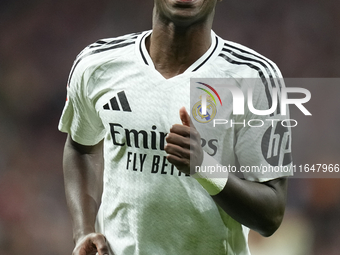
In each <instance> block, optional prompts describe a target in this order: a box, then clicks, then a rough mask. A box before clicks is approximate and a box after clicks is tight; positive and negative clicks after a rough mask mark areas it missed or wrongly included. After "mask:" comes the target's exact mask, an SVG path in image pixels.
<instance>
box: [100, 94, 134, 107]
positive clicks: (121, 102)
mask: <svg viewBox="0 0 340 255" xmlns="http://www.w3.org/2000/svg"><path fill="white" fill-rule="evenodd" d="M103 109H104V110H111V111H121V110H122V111H123V112H131V108H130V105H129V102H128V100H127V97H126V95H125V92H124V91H121V92H119V93H117V96H115V97H113V98H111V99H110V102H109V103H107V104H105V105H104V106H103Z"/></svg>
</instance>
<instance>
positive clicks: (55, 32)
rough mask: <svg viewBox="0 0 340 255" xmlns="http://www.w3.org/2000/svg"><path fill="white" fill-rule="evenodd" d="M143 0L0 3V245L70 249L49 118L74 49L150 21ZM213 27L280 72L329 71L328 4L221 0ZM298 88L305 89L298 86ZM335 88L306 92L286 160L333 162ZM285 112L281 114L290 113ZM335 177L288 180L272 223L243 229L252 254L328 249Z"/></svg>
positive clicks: (317, 253)
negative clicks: (279, 216)
mask: <svg viewBox="0 0 340 255" xmlns="http://www.w3.org/2000/svg"><path fill="white" fill-rule="evenodd" d="M152 5H153V1H152V0H148V1H137V0H126V1H112V0H96V1H94V0H88V1H85V0H72V1H66V0H59V1H56V0H30V1H25V0H11V1H10V0H1V1H0V251H1V252H0V253H1V254H3V255H26V254H35V255H40V254H50V255H61V254H71V251H72V247H73V241H72V233H71V222H70V217H69V214H68V211H67V208H66V202H65V198H64V190H63V178H62V150H63V144H64V141H65V138H66V136H65V134H62V133H60V132H58V130H57V123H58V120H59V116H60V114H61V111H62V108H63V105H64V99H65V96H66V90H65V87H66V80H67V77H68V73H69V70H70V68H71V65H72V63H73V60H74V59H75V57H76V55H77V54H78V53H79V52H80V50H82V49H83V48H84V47H85V46H86V45H88V44H90V43H92V42H94V41H96V40H97V39H100V38H106V37H113V36H118V35H122V34H126V33H130V32H136V31H142V30H145V29H149V28H150V27H151V12H152ZM216 12H217V13H216V19H215V24H214V30H215V32H216V33H217V34H219V35H220V36H222V37H223V38H225V39H229V40H232V41H236V42H239V43H242V44H244V45H246V46H249V47H250V48H253V49H255V50H256V51H258V52H260V53H262V54H264V55H265V56H267V57H269V58H270V59H272V60H274V61H275V62H276V63H277V64H278V66H279V67H280V69H281V71H282V73H283V75H284V76H285V77H295V78H299V77H303V78H304V77H319V78H336V77H339V74H340V51H339V49H340V35H339V27H340V15H338V14H339V13H340V2H339V1H338V0H323V1H318V0H299V1H296V0H286V1H270V0H257V1H252V0H243V1H239V0H224V1H223V2H222V3H219V4H218V7H217V10H216ZM307 89H308V88H307ZM339 95H340V86H332V87H325V86H322V84H320V86H318V87H317V88H313V91H312V101H311V102H310V103H308V106H307V108H308V109H309V110H310V111H311V112H312V113H313V115H316V116H318V118H315V117H310V118H309V119H308V118H305V117H304V118H301V120H300V119H298V120H299V126H298V127H296V128H294V129H293V137H294V139H295V140H294V143H293V153H294V154H293V156H294V160H295V163H310V164H311V163H333V164H335V163H340V162H339V161H340V160H339V156H340V146H339V141H340V139H339V127H340V123H339V122H340V118H339V117H340V116H339V115H340V114H339V112H340V111H339V103H338V102H339V101H338V97H339ZM295 114H297V113H295V112H294V110H292V117H294V116H295ZM339 215H340V179H337V178H334V179H315V178H312V179H291V181H290V187H289V196H288V205H287V211H286V216H285V219H284V222H283V224H282V226H281V228H280V229H279V231H278V232H277V233H276V234H274V235H273V236H272V237H270V238H262V237H260V236H259V235H257V234H255V233H252V234H251V236H250V243H251V250H252V251H253V255H267V254H268V255H269V254H270V255H283V254H284V255H287V254H289V255H324V254H327V255H335V254H339V250H340V229H339V227H340V217H339Z"/></svg>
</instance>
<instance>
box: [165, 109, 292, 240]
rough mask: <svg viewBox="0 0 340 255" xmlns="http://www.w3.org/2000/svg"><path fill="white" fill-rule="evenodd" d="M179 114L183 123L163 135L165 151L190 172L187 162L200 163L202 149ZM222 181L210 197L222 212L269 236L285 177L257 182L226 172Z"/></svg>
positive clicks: (276, 222)
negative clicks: (226, 177)
mask: <svg viewBox="0 0 340 255" xmlns="http://www.w3.org/2000/svg"><path fill="white" fill-rule="evenodd" d="M180 117H181V119H182V123H183V125H174V126H173V127H172V128H171V130H170V133H169V135H168V136H167V138H166V140H167V145H166V147H165V151H166V152H167V153H168V157H167V158H168V160H169V162H170V163H172V164H174V165H175V166H176V167H177V169H179V170H180V171H182V172H185V173H190V161H191V163H192V165H201V163H202V160H203V151H202V148H201V145H200V136H199V133H198V132H197V131H196V130H195V128H194V127H193V125H192V123H191V121H190V117H189V115H188V113H187V112H186V110H185V109H184V108H182V109H181V110H180ZM190 125H191V128H192V130H190ZM190 131H191V132H190ZM190 136H191V138H190ZM212 181H214V180H212ZM201 184H202V183H201ZM224 184H225V183H223V180H222V185H223V186H222V188H223V187H224V188H223V190H222V191H221V192H219V193H218V194H217V195H214V196H212V197H213V199H214V200H215V201H216V202H217V203H218V204H219V205H220V206H221V207H222V209H223V210H224V211H225V212H226V213H228V214H229V215H230V216H231V217H233V218H234V219H235V220H237V221H238V222H240V223H241V224H243V225H245V226H247V227H249V228H251V229H253V230H255V231H257V232H259V233H260V234H262V235H264V236H270V235H271V234H273V233H274V232H275V231H276V229H277V228H278V227H279V226H280V224H281V221H282V218H283V214H284V210H285V203H286V190H287V180H286V179H285V178H279V179H275V180H272V181H268V182H263V183H258V182H250V181H247V180H243V179H240V178H238V177H236V176H234V175H232V174H230V175H229V178H228V180H227V182H226V185H224ZM208 185H209V184H208ZM203 186H204V185H203Z"/></svg>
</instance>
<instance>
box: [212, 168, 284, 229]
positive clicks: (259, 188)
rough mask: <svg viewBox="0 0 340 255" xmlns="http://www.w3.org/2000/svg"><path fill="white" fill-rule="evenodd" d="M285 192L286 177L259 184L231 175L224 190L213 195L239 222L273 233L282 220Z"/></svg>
mask: <svg viewBox="0 0 340 255" xmlns="http://www.w3.org/2000/svg"><path fill="white" fill-rule="evenodd" d="M286 191H287V178H278V179H274V180H271V181H267V182H261V183H258V182H251V181H247V180H243V179H240V178H238V177H236V176H235V175H233V174H229V178H228V181H227V184H226V185H225V187H224V188H223V190H222V191H221V192H220V193H218V194H217V195H214V196H212V198H213V199H214V200H215V202H216V203H217V204H219V205H220V206H221V207H222V209H223V210H224V211H225V212H226V213H228V214H229V215H230V216H231V217H232V218H233V219H235V220H236V221H238V222H240V223H242V224H243V225H245V226H247V227H249V228H251V229H253V230H255V231H257V232H259V233H260V234H261V235H263V236H270V235H272V234H273V233H274V232H275V231H276V230H277V229H278V227H279V226H280V224H281V222H282V219H283V215H284V211H285V206H286V193H287V192H286Z"/></svg>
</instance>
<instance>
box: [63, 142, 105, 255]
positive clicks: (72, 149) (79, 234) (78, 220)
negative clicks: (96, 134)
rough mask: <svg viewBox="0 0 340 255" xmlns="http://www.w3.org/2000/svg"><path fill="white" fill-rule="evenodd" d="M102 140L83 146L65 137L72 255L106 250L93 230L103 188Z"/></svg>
mask: <svg viewBox="0 0 340 255" xmlns="http://www.w3.org/2000/svg"><path fill="white" fill-rule="evenodd" d="M102 150H103V142H100V143H98V144H97V145H94V146H84V145H81V144H79V143H77V142H75V141H73V140H72V139H71V137H70V136H68V137H67V140H66V143H65V148H64V157H63V168H64V182H65V192H66V200H67V204H68V207H69V210H70V213H71V217H72V220H73V238H74V242H75V245H76V246H75V249H74V251H73V254H74V255H87V254H95V251H98V254H99V255H104V254H109V253H108V248H107V245H106V242H105V237H104V236H103V235H102V234H99V233H96V232H95V228H94V225H95V220H96V215H97V212H98V209H99V206H100V202H101V195H102V189H103V153H102Z"/></svg>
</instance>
